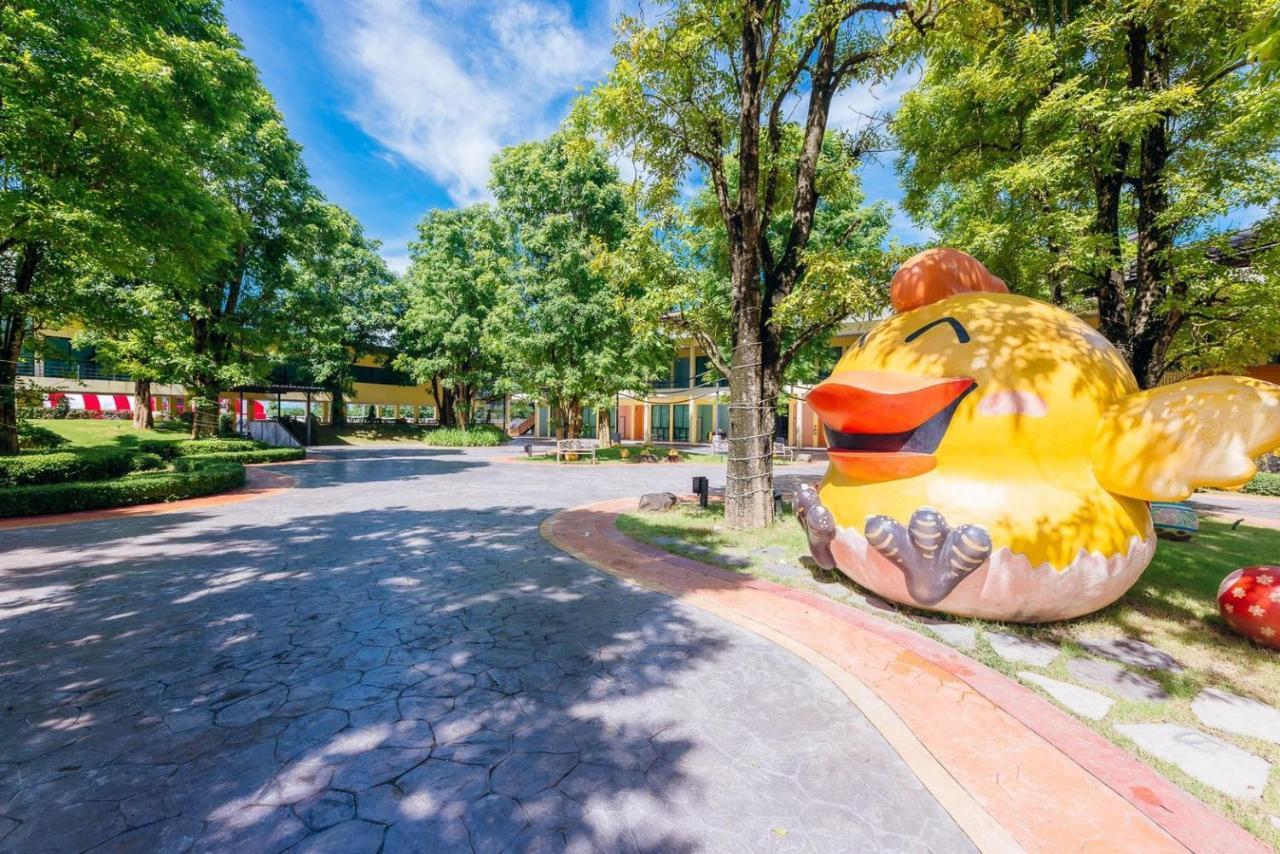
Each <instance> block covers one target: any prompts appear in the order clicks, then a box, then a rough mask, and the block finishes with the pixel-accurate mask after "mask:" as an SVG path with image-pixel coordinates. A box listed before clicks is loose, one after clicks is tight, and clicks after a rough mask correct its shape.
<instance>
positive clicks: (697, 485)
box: [693, 477, 710, 507]
mask: <svg viewBox="0 0 1280 854" xmlns="http://www.w3.org/2000/svg"><path fill="white" fill-rule="evenodd" d="M693 492H694V494H695V495H697V496H698V506H699V507H706V506H707V497H708V493H709V492H710V486H709V485H708V483H707V479H706V478H705V477H695V478H694V479H693Z"/></svg>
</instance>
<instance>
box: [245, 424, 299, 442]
mask: <svg viewBox="0 0 1280 854" xmlns="http://www.w3.org/2000/svg"><path fill="white" fill-rule="evenodd" d="M241 426H242V427H244V428H247V430H248V433H249V436H250V437H251V438H254V439H257V440H258V441H259V442H265V443H267V444H268V445H275V446H276V447H277V448H301V447H302V443H301V442H299V441H298V440H297V439H295V438H293V434H292V433H290V432H289V431H288V430H286V429H285V427H284V425H283V424H281V423H280V422H279V421H244V422H241Z"/></svg>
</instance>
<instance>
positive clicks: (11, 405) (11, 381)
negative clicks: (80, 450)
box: [0, 315, 22, 457]
mask: <svg viewBox="0 0 1280 854" xmlns="http://www.w3.org/2000/svg"><path fill="white" fill-rule="evenodd" d="M6 320H7V321H8V322H10V323H12V322H13V320H14V315H9V317H8V318H6ZM18 321H19V322H22V319H21V318H20V317H19V318H18ZM10 337H11V336H5V338H6V340H5V346H4V348H3V350H2V351H0V456H4V457H12V456H13V455H14V454H16V453H18V357H17V354H16V353H15V352H14V350H13V349H12V347H11V345H10V344H9V341H8V339H9V338H10ZM17 337H18V346H19V347H21V346H22V340H21V339H22V336H21V335H18V336H17Z"/></svg>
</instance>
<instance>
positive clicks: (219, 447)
mask: <svg viewBox="0 0 1280 854" xmlns="http://www.w3.org/2000/svg"><path fill="white" fill-rule="evenodd" d="M266 447H269V446H267V445H264V444H262V443H261V442H255V441H254V440H252V439H185V440H182V441H176V442H175V441H167V440H165V439H143V440H142V441H141V442H139V443H138V444H137V448H138V450H140V451H145V452H146V453H149V454H159V455H160V456H161V457H163V458H164V459H166V460H172V459H174V458H175V457H189V456H202V455H205V454H228V453H238V452H242V451H258V450H261V449H263V448H266Z"/></svg>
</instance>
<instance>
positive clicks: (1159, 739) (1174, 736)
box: [1116, 724, 1271, 801]
mask: <svg viewBox="0 0 1280 854" xmlns="http://www.w3.org/2000/svg"><path fill="white" fill-rule="evenodd" d="M1116 729H1117V730H1119V731H1120V732H1121V733H1123V734H1124V735H1127V736H1128V737H1129V738H1131V739H1133V740H1134V741H1135V742H1137V744H1138V746H1139V747H1141V748H1142V749H1143V750H1145V751H1147V752H1148V753H1151V754H1153V755H1155V756H1157V757H1159V758H1160V759H1163V760H1164V761H1165V762H1169V763H1172V764H1173V765H1176V766H1178V767H1179V768H1181V769H1182V770H1183V771H1185V772H1186V773H1187V774H1190V775H1191V776H1192V777H1195V778H1196V779H1197V780H1199V781H1200V782H1201V783H1204V784H1205V785H1206V786H1211V787H1213V788H1215V789H1217V790H1218V791H1219V792H1222V793H1223V794H1227V795H1230V796H1232V797H1233V798H1240V799H1242V800H1247V801H1256V800H1257V799H1258V798H1260V797H1262V790H1263V789H1265V788H1266V787H1267V775H1268V774H1270V773H1271V763H1270V762H1268V761H1267V760H1265V759H1263V758H1262V757H1261V756H1255V755H1253V754H1252V753H1250V752H1249V751H1247V750H1241V749H1240V748H1238V747H1236V746H1235V745H1233V744H1227V743H1226V742H1225V741H1223V740H1222V739H1220V738H1215V737H1213V736H1211V735H1209V734H1208V733H1204V732H1201V731H1200V730H1198V729H1191V728H1190V727H1185V726H1178V725H1177V724H1117V725H1116Z"/></svg>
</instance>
